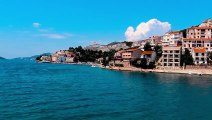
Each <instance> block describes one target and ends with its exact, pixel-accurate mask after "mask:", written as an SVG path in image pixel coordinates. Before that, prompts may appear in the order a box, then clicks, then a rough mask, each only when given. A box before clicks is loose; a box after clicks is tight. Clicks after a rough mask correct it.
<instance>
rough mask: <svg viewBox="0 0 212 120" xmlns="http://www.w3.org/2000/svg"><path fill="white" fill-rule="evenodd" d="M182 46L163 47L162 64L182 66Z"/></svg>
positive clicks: (165, 65)
mask: <svg viewBox="0 0 212 120" xmlns="http://www.w3.org/2000/svg"><path fill="white" fill-rule="evenodd" d="M180 51H181V47H163V54H162V60H161V66H163V67H180V57H181V56H180Z"/></svg>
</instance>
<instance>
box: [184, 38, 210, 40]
mask: <svg viewBox="0 0 212 120" xmlns="http://www.w3.org/2000/svg"><path fill="white" fill-rule="evenodd" d="M183 40H212V38H183Z"/></svg>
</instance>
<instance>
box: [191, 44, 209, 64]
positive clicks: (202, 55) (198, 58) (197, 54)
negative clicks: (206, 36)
mask: <svg viewBox="0 0 212 120" xmlns="http://www.w3.org/2000/svg"><path fill="white" fill-rule="evenodd" d="M192 57H193V59H194V64H196V65H200V64H207V51H206V48H193V50H192Z"/></svg>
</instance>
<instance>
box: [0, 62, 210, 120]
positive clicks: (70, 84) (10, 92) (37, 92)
mask: <svg viewBox="0 0 212 120" xmlns="http://www.w3.org/2000/svg"><path fill="white" fill-rule="evenodd" d="M0 120H212V76H198V75H189V74H164V73H140V72H126V71H125V72H124V71H111V70H106V69H101V68H97V67H96V68H94V67H91V66H88V65H69V64H44V63H43V64H42V63H36V62H34V61H27V60H1V61H0Z"/></svg>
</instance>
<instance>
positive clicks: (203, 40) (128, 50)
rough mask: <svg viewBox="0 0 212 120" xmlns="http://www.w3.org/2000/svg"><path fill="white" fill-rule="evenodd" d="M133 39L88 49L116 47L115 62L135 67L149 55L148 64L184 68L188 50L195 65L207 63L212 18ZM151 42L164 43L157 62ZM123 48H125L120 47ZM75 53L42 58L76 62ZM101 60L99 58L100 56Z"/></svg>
mask: <svg viewBox="0 0 212 120" xmlns="http://www.w3.org/2000/svg"><path fill="white" fill-rule="evenodd" d="M129 43H130V42H113V43H110V44H108V45H99V44H93V45H90V46H87V47H85V49H90V50H95V51H100V50H101V51H103V52H104V51H109V50H112V49H113V50H116V51H117V52H116V53H115V55H114V61H113V63H115V64H123V65H124V66H131V64H130V63H131V61H132V60H134V59H137V58H145V59H146V60H147V65H148V64H150V63H151V62H154V63H157V65H158V66H160V67H163V68H165V67H172V68H176V67H180V61H181V55H182V54H183V53H184V51H185V49H188V50H189V51H190V53H191V55H192V57H193V60H194V64H196V65H200V64H205V65H207V64H208V63H207V60H208V53H209V52H212V19H207V20H205V21H203V22H202V23H201V24H200V25H198V26H192V27H190V28H187V29H185V30H181V31H171V32H167V33H165V34H164V35H163V36H153V37H150V38H148V39H146V40H140V41H136V42H133V43H131V44H129ZM146 43H149V44H150V45H151V46H152V50H154V49H153V48H154V46H156V45H158V46H162V56H161V58H160V59H157V61H156V52H155V51H145V50H144V46H145V44H146ZM120 49H121V50H120ZM75 57H76V55H75V53H73V52H70V51H68V50H60V51H57V52H56V53H54V54H52V55H51V56H42V57H41V58H40V60H41V61H44V62H45V61H47V62H53V63H61V62H62V63H73V62H74V58H75ZM97 59H98V58H97Z"/></svg>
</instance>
